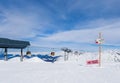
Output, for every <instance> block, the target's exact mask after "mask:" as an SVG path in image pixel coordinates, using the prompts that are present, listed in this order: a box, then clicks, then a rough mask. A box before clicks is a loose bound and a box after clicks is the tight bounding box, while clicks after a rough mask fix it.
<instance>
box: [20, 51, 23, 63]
mask: <svg viewBox="0 0 120 83" xmlns="http://www.w3.org/2000/svg"><path fill="white" fill-rule="evenodd" d="M20 61H23V49H21V57H20Z"/></svg>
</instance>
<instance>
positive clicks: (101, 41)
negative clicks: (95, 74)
mask: <svg viewBox="0 0 120 83" xmlns="http://www.w3.org/2000/svg"><path fill="white" fill-rule="evenodd" d="M102 43H103V39H102V33H101V32H100V33H99V36H98V39H97V40H96V44H98V46H99V47H98V48H99V67H100V66H101V55H102Z"/></svg>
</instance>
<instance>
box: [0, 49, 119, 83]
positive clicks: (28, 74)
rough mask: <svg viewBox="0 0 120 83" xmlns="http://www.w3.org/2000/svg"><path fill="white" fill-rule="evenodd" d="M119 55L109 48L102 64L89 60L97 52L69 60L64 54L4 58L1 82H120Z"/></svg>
mask: <svg viewBox="0 0 120 83" xmlns="http://www.w3.org/2000/svg"><path fill="white" fill-rule="evenodd" d="M58 54H59V55H63V53H58ZM115 55H116V56H117V54H115V52H111V51H105V52H104V53H103V55H102V66H101V67H98V64H95V65H87V64H86V60H91V59H96V58H97V53H83V54H81V55H78V56H77V55H74V54H70V56H69V60H68V61H64V58H63V56H60V57H58V58H57V59H56V61H55V62H54V63H53V62H47V61H46V60H45V59H44V57H43V58H42V59H41V58H38V57H32V58H29V59H27V58H24V61H23V62H20V58H19V57H14V58H11V59H9V60H8V61H4V60H0V83H120V62H119V61H118V62H117V61H116V62H115V60H114V56H115ZM40 57H41V56H40ZM54 57H55V56H54ZM117 57H119V55H118V56H117ZM48 58H49V57H48Z"/></svg>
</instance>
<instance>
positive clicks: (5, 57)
mask: <svg viewBox="0 0 120 83" xmlns="http://www.w3.org/2000/svg"><path fill="white" fill-rule="evenodd" d="M4 60H5V61H7V60H8V58H7V48H5V51H4Z"/></svg>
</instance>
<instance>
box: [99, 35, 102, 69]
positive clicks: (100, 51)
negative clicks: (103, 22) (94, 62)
mask: <svg viewBox="0 0 120 83" xmlns="http://www.w3.org/2000/svg"><path fill="white" fill-rule="evenodd" d="M101 36H102V35H101V33H99V39H101ZM101 54H102V46H101V42H100V43H99V67H100V66H101Z"/></svg>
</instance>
